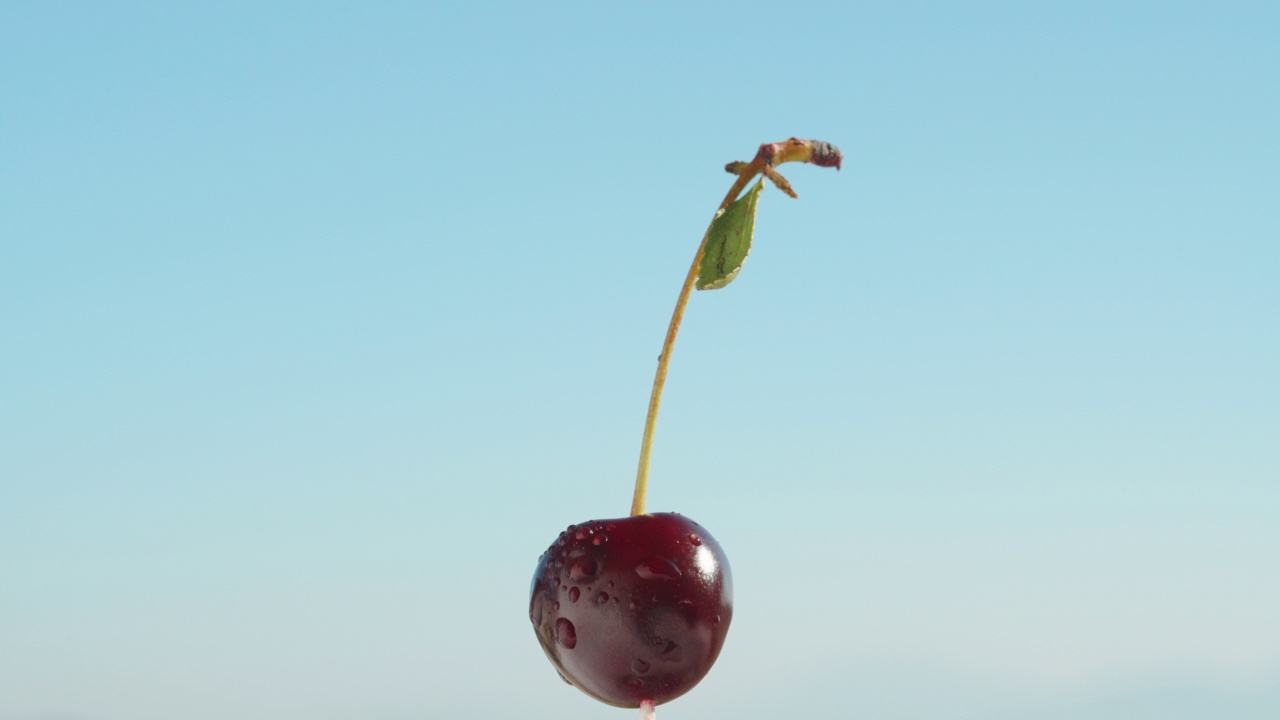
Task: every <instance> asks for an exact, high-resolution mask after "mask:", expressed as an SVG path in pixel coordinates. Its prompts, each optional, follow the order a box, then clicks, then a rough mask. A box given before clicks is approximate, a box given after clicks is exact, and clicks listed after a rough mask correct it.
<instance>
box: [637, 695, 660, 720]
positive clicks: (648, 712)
mask: <svg viewBox="0 0 1280 720" xmlns="http://www.w3.org/2000/svg"><path fill="white" fill-rule="evenodd" d="M654 708H655V705H654V704H653V701H652V700H641V701H640V720H654V718H656V717H657V716H658V714H657V711H656V710H655V709H654Z"/></svg>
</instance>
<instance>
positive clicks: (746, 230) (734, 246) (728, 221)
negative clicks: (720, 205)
mask: <svg viewBox="0 0 1280 720" xmlns="http://www.w3.org/2000/svg"><path fill="white" fill-rule="evenodd" d="M762 190H764V179H763V178H762V179H761V180H760V182H757V183H756V185H755V187H753V188H751V189H750V190H748V191H747V192H746V194H745V195H743V196H742V197H740V198H738V199H737V200H734V201H733V202H731V203H729V206H728V207H726V208H725V209H724V210H722V211H720V213H719V214H717V215H716V217H715V219H714V220H712V221H711V228H710V229H709V230H707V247H706V249H705V250H704V251H703V254H702V264H701V265H700V266H699V267H698V282H697V284H696V285H695V286H694V287H696V288H698V289H699V290H716V289H719V288H722V287H724V286H725V285H728V284H729V283H731V282H733V279H734V278H735V277H737V276H738V271H739V270H741V269H742V263H744V262H746V260H747V253H749V252H751V236H752V234H754V233H755V228H756V202H757V201H758V200H759V199H760V192H761V191H762Z"/></svg>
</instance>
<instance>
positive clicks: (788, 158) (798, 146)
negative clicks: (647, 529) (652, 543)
mask: <svg viewBox="0 0 1280 720" xmlns="http://www.w3.org/2000/svg"><path fill="white" fill-rule="evenodd" d="M842 159H843V157H842V156H841V154H840V150H839V148H837V147H836V146H834V145H832V144H830V143H826V142H822V141H820V140H800V139H799V138H794V137H793V138H791V139H789V140H784V141H783V142H779V143H765V144H764V145H761V146H760V149H759V150H757V151H756V156H755V159H753V160H752V161H751V162H749V163H744V162H734V163H729V164H728V165H727V166H725V170H728V171H729V172H731V173H734V174H735V175H737V176H738V177H737V179H736V180H734V181H733V187H731V188H729V192H727V193H725V196H724V200H721V201H720V207H718V208H716V214H715V215H712V216H711V224H709V225H707V231H706V232H704V233H703V234H702V242H700V243H698V252H696V253H694V255H693V263H692V264H690V265H689V272H688V273H687V274H686V275H685V276H684V285H682V286H680V296H679V297H678V298H676V309H675V311H674V312H672V313H671V323H670V324H669V325H667V337H666V339H665V340H663V342H662V354H661V355H659V356H658V371H657V373H656V374H654V376H653V391H652V392H651V393H650V394H649V415H648V417H647V418H645V421H644V438H643V439H642V440H641V441H640V467H639V468H637V470H636V489H635V494H634V495H632V496H631V514H632V515H643V514H644V505H645V500H646V499H647V497H648V494H649V453H650V451H651V450H652V449H653V429H654V426H655V425H657V423H658V406H659V405H661V404H662V388H663V386H664V385H666V383H667V366H668V365H670V363H671V349H672V347H674V346H675V344H676V334H677V333H679V332H680V322H681V321H682V320H684V308H685V306H686V305H688V304H689V295H690V294H691V293H692V292H693V286H694V284H695V283H697V281H698V271H699V270H700V269H701V267H702V256H703V255H704V254H705V253H706V251H707V240H708V238H710V237H711V227H712V225H714V223H715V219H716V217H717V216H718V215H719V214H720V212H721V211H722V210H724V209H725V208H727V207H729V203H731V202H733V201H734V200H736V199H737V198H738V196H739V195H741V194H742V190H743V188H745V187H746V186H747V183H749V182H751V181H752V180H754V179H755V177H756V175H759V174H761V173H764V174H765V175H766V176H767V177H768V178H769V179H770V180H772V181H773V183H774V184H775V185H777V186H778V188H779V189H781V190H782V191H783V192H785V193H786V194H788V195H790V196H791V197H795V196H796V194H795V192H794V191H793V190H792V189H791V184H790V183H788V182H787V180H786V178H784V177H782V176H781V175H779V174H778V172H777V171H776V170H774V168H775V167H776V166H778V165H781V164H782V163H786V162H806V163H813V164H815V165H818V166H821V167H834V168H835V169H837V170H839V169H840V162H841V160H842Z"/></svg>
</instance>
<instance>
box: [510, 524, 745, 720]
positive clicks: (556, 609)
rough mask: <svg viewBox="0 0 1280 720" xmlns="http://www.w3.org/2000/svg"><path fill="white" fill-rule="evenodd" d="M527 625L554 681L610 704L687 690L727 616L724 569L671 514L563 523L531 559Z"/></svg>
mask: <svg viewBox="0 0 1280 720" xmlns="http://www.w3.org/2000/svg"><path fill="white" fill-rule="evenodd" d="M529 618H530V619H531V620H532V621H533V628H534V631H535V632H536V633H537V635H538V642H539V643H541V644H542V649H543V650H544V651H546V653H547V657H548V658H549V659H550V660H551V663H552V664H553V665H555V666H556V670H557V671H559V673H560V676H561V677H563V678H564V679H565V681H566V682H569V683H570V684H572V685H575V686H577V687H578V689H580V690H582V691H583V692H585V693H586V694H588V695H590V696H591V697H594V698H596V699H597V700H600V701H602V702H606V703H609V704H610V705H617V706H619V707H639V705H640V702H641V701H642V700H652V701H653V702H654V703H655V704H660V703H663V702H666V701H668V700H672V699H674V698H677V697H679V696H681V695H683V694H684V693H686V692H688V691H689V690H690V689H691V688H692V687H693V686H694V685H697V684H698V681H699V680H701V679H702V678H703V676H705V675H706V674H707V671H708V670H710V669H711V665H712V664H713V663H714V662H715V661H716V657H717V656H718V655H719V654H720V647H721V646H722V645H723V644H724V637H725V633H727V632H728V630H729V621H730V620H731V619H732V618H733V582H732V580H731V578H730V575H729V561H728V559H727V558H725V555H724V551H723V550H721V549H720V545H719V543H717V542H716V541H715V538H713V537H711V534H710V533H708V532H707V531H706V530H705V529H703V527H702V526H701V525H699V524H697V523H695V522H693V521H692V520H689V519H688V518H685V517H683V516H681V515H675V514H672V513H657V514H653V515H636V516H633V517H626V518H620V519H617V520H592V521H590V522H585V523H582V524H581V525H570V526H569V529H568V530H565V531H564V532H562V533H560V537H559V538H558V539H557V540H556V541H555V542H554V543H552V545H551V547H550V548H548V549H547V551H546V552H545V553H543V555H542V557H541V558H539V559H538V568H537V570H536V571H535V572H534V574H533V586H532V588H531V589H530V598H529Z"/></svg>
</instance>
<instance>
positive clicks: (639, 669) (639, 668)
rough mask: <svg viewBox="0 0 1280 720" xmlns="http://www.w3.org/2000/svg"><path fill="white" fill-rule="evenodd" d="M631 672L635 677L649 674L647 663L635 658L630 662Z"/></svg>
mask: <svg viewBox="0 0 1280 720" xmlns="http://www.w3.org/2000/svg"><path fill="white" fill-rule="evenodd" d="M631 672H633V673H635V674H637V675H643V674H645V673H647V672H649V663H647V662H645V661H644V660H641V659H640V658H636V659H635V660H632V661H631Z"/></svg>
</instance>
